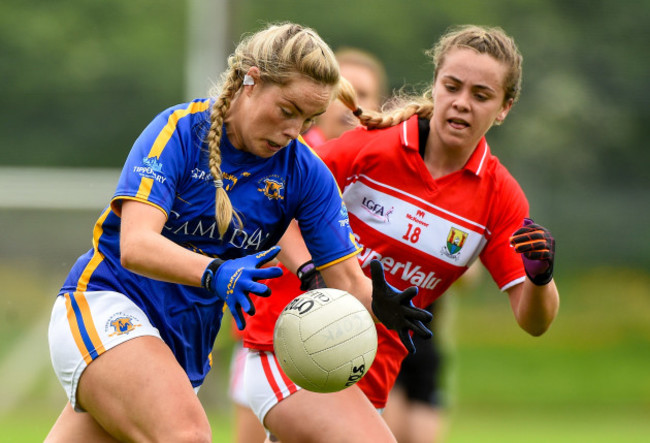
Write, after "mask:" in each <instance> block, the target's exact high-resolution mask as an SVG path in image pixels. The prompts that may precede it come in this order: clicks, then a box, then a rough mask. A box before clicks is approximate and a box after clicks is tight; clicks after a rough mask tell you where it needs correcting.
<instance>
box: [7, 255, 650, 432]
mask: <svg viewBox="0 0 650 443" xmlns="http://www.w3.org/2000/svg"><path fill="white" fill-rule="evenodd" d="M21 269H22V268H21ZM0 278H2V279H3V281H5V282H9V283H8V284H7V283H6V284H5V288H6V289H7V292H6V293H5V294H3V297H2V301H1V302H0V303H1V304H0V306H1V307H2V309H1V310H0V313H1V315H2V320H3V321H2V322H1V323H0V392H2V396H0V442H2V443H4V442H7V443H14V442H36V441H42V440H43V438H44V436H45V435H46V434H47V431H48V429H49V427H50V426H51V424H52V423H53V422H54V420H55V419H56V416H57V415H58V412H59V410H60V409H61V407H62V405H63V403H64V397H63V393H62V390H61V388H60V387H59V385H58V382H56V380H55V378H54V375H53V373H52V371H51V369H50V367H49V357H48V356H47V347H46V340H47V338H46V333H45V330H44V326H41V325H42V323H38V322H35V316H34V306H35V305H36V306H41V305H42V306H43V309H42V314H43V315H46V314H47V312H48V311H49V306H50V304H51V296H53V295H51V293H50V294H49V295H48V294H44V293H43V292H42V288H43V287H44V286H45V287H48V286H51V285H53V284H54V283H53V282H52V281H49V280H45V281H43V280H42V279H43V278H44V277H42V276H40V275H31V274H30V273H29V272H27V271H21V270H17V269H7V268H6V267H0ZM557 280H558V285H559V287H560V292H561V296H562V304H561V308H560V314H559V315H558V318H557V319H556V322H555V324H554V325H553V326H552V328H551V330H550V331H549V332H548V333H547V334H545V335H544V336H542V337H538V338H533V337H529V336H527V335H526V334H525V333H524V332H523V331H521V330H519V328H518V327H517V326H516V324H515V321H514V319H513V317H512V314H511V312H510V309H509V307H508V303H507V298H506V297H505V296H504V295H502V294H500V293H498V292H497V291H496V289H494V288H493V285H492V283H489V282H486V284H484V285H481V287H482V289H479V290H474V291H471V292H469V293H463V294H459V295H458V296H457V298H456V300H455V302H454V303H452V304H451V307H452V309H450V310H449V313H448V314H447V315H448V316H449V317H450V324H449V326H448V327H447V328H446V329H445V330H448V331H451V332H450V334H449V335H450V336H449V337H448V340H450V341H451V342H452V343H453V346H452V349H453V351H452V352H451V355H450V364H451V366H450V376H449V377H448V379H449V380H450V383H449V385H450V388H449V393H450V408H449V413H450V417H449V431H448V438H447V440H446V441H447V442H450V443H465V442H499V443H507V442H513V443H514V442H517V443H520V442H526V443H536V442H540V443H542V442H554V443H557V442H567V443H568V442H570V443H575V442H590V443H594V442H603V443H604V442H607V443H610V442H630V443H633V442H647V441H650V420H649V419H648V417H650V275H648V273H645V272H641V271H637V272H634V271H629V270H617V269H609V268H604V269H593V270H590V271H587V272H583V273H580V274H574V273H572V274H571V275H568V274H562V273H560V274H559V275H558V276H557ZM12 281H14V282H20V283H19V284H18V283H16V284H17V285H18V286H15V287H12V284H11V282H12ZM41 317H42V316H41ZM34 324H35V325H36V326H33V325H34ZM30 326H32V328H31V331H32V333H33V331H34V328H35V330H36V332H38V331H39V330H41V332H42V334H41V335H39V334H38V333H37V334H36V335H35V337H36V338H37V343H35V344H33V345H31V346H30V347H29V349H30V352H29V354H28V355H31V358H33V359H34V361H37V362H39V363H34V364H31V363H30V364H28V366H29V367H34V366H37V367H38V368H37V369H36V370H32V371H31V372H30V374H31V375H30V378H29V383H26V382H24V380H21V378H24V377H27V375H25V374H26V373H27V372H29V371H27V369H29V368H28V367H24V368H23V369H25V370H22V371H18V372H16V371H14V372H11V367H12V366H11V364H9V363H8V360H9V359H11V358H13V357H12V356H15V355H16V354H15V353H16V352H17V351H16V348H17V346H15V345H16V343H20V341H21V340H24V339H25V337H29V336H30V333H29V331H30ZM39 336H40V337H42V342H41V343H40V344H39V343H38V337H39ZM32 340H33V339H32ZM27 343H29V342H27ZM228 346H229V343H228V341H227V340H221V341H219V340H218V342H217V350H216V354H217V355H218V357H219V358H220V360H221V364H220V365H218V366H217V367H216V368H215V370H214V371H213V372H214V373H213V374H211V376H210V378H209V379H208V381H207V382H206V385H205V386H204V389H203V390H202V392H201V396H202V399H204V402H205V404H206V408H207V410H208V412H209V415H210V418H211V421H212V423H213V428H214V441H215V442H229V441H231V438H232V434H231V428H230V426H231V421H230V418H231V417H230V413H229V406H228V404H227V402H224V401H223V396H224V395H225V394H224V389H225V384H226V375H227V371H226V366H227V357H228V355H229V349H228ZM23 347H25V346H23ZM17 387H20V389H18V388H17ZM17 391H19V392H18V393H17ZM18 394H20V395H18Z"/></svg>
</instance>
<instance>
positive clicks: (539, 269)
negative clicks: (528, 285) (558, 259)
mask: <svg viewBox="0 0 650 443" xmlns="http://www.w3.org/2000/svg"><path fill="white" fill-rule="evenodd" d="M510 244H511V245H512V246H513V247H514V248H515V252H517V253H519V254H521V259H522V260H523V262H524V270H525V271H526V275H527V276H528V278H529V279H530V281H532V282H533V283H534V284H536V285H538V286H543V285H545V284H547V283H548V282H550V281H551V279H552V278H553V261H554V260H555V239H554V238H553V236H552V235H551V232H550V231H549V230H548V229H546V228H545V227H543V226H540V225H538V224H536V223H535V222H533V220H531V219H530V218H525V219H524V224H523V226H522V227H521V228H519V229H518V230H517V231H515V232H514V234H512V237H510Z"/></svg>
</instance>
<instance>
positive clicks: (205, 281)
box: [201, 258, 225, 291]
mask: <svg viewBox="0 0 650 443" xmlns="http://www.w3.org/2000/svg"><path fill="white" fill-rule="evenodd" d="M224 261H225V260H221V259H220V258H215V259H214V260H212V261H211V262H210V264H209V265H208V267H207V268H205V271H203V277H201V286H203V288H205V289H206V290H207V291H212V279H213V278H214V274H216V273H217V269H219V266H221V265H222V264H223V262H224Z"/></svg>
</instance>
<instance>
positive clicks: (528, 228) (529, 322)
mask: <svg viewBox="0 0 650 443" xmlns="http://www.w3.org/2000/svg"><path fill="white" fill-rule="evenodd" d="M510 244H511V245H512V246H513V247H514V248H515V251H516V252H518V253H520V254H521V258H522V260H523V263H524V269H525V271H526V277H527V278H526V280H524V282H523V283H521V284H518V285H516V286H514V287H512V288H510V289H508V296H509V298H510V306H511V307H512V311H513V313H514V314H515V318H516V319H517V323H519V326H521V328H522V329H524V330H525V331H526V332H528V333H529V334H531V335H534V336H539V335H542V334H543V333H544V332H546V330H547V329H548V328H549V326H550V325H551V323H552V322H553V320H554V319H555V317H556V315H557V312H558V309H559V306H560V296H559V293H558V290H557V287H556V285H555V281H554V280H553V264H554V260H555V239H554V238H553V236H552V235H551V233H550V232H549V230H548V229H546V228H545V227H543V226H541V225H538V224H536V223H534V222H533V221H532V220H531V219H529V218H527V219H525V220H524V224H523V226H522V227H521V228H520V229H518V230H517V231H516V232H515V233H514V234H513V235H512V237H510Z"/></svg>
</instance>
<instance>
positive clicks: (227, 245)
mask: <svg viewBox="0 0 650 443" xmlns="http://www.w3.org/2000/svg"><path fill="white" fill-rule="evenodd" d="M349 89H351V87H350V86H349V84H347V83H346V82H345V81H343V80H340V74H339V68H338V63H337V62H336V59H335V58H334V54H333V53H332V51H331V49H330V48H329V47H328V46H327V44H326V43H325V42H323V40H322V39H321V38H320V37H319V36H318V35H317V34H316V32H315V31H313V30H311V29H309V28H305V27H302V26H300V25H295V24H292V23H285V24H279V25H271V26H269V27H267V28H266V29H263V30H261V31H259V32H257V33H255V34H252V35H250V36H248V37H246V38H245V39H243V40H242V41H241V42H240V44H239V45H238V46H237V48H236V49H235V52H234V53H233V54H232V55H231V56H230V57H229V58H228V69H227V70H226V72H225V73H224V74H223V76H222V84H221V87H220V88H219V89H218V91H216V92H215V94H214V97H213V98H206V99H196V100H193V101H191V102H189V103H185V104H180V105H176V106H173V107H171V108H169V109H167V110H165V111H163V112H161V113H160V114H159V115H158V116H156V117H155V118H154V120H153V121H152V122H151V123H150V124H149V125H148V126H147V128H146V129H145V130H144V131H143V132H142V134H141V135H140V137H139V138H138V139H137V140H136V142H135V144H134V146H133V148H132V150H131V153H130V154H129V156H128V158H127V160H126V163H125V165H124V169H123V171H122V175H121V176H120V179H119V182H118V185H117V189H116V192H115V194H114V197H113V199H112V200H111V202H110V204H109V205H108V206H107V207H106V209H105V210H104V211H103V212H102V214H101V216H100V217H99V219H98V221H97V223H96V224H95V226H94V230H93V246H92V248H91V249H90V250H89V251H88V252H87V253H86V254H84V255H82V256H81V257H80V258H79V259H78V260H77V262H76V263H75V265H74V266H73V268H72V270H71V271H70V273H69V275H68V277H67V279H66V281H65V283H64V285H63V287H62V289H61V292H60V293H59V295H58V297H57V298H56V301H55V304H54V308H53V311H52V317H51V321H50V326H49V334H48V337H49V343H50V353H51V357H52V363H53V366H54V370H55V372H56V374H57V376H58V378H59V380H60V382H61V384H62V385H63V387H64V390H65V392H66V394H67V396H68V399H69V402H68V403H67V404H66V406H65V407H64V410H63V412H62V413H61V415H60V416H59V418H58V420H57V421H56V423H55V424H54V426H53V428H52V429H51V431H50V433H49V435H48V437H47V441H62V442H63V441H65V442H71V441H79V442H81V441H84V442H87V441H92V442H99V441H115V440H119V441H173V442H185V441H192V442H199V441H201V442H209V441H211V439H212V435H211V429H210V424H209V422H208V418H207V416H206V413H205V411H204V409H203V407H202V405H201V403H200V401H199V399H198V396H197V395H196V392H197V391H198V388H199V387H200V386H201V384H202V383H203V380H204V379H205V376H206V374H207V373H208V371H209V370H210V367H211V364H212V362H211V351H212V347H213V345H214V341H215V338H216V335H217V333H218V331H219V329H220V323H221V319H222V315H223V309H224V308H225V306H227V307H228V309H229V310H230V312H231V314H232V315H233V317H234V318H235V320H236V322H237V326H238V327H239V329H243V328H244V326H245V320H244V317H243V314H244V312H245V313H248V314H249V315H252V314H253V313H254V312H255V307H254V305H253V303H252V302H251V299H250V294H257V295H259V296H268V295H269V294H270V291H269V288H268V287H267V286H266V285H264V284H262V283H260V282H258V280H260V279H272V278H277V277H278V276H279V275H281V274H282V271H281V269H279V268H278V267H276V266H270V267H264V265H265V264H266V263H268V262H269V261H271V260H272V259H273V258H274V257H275V256H276V255H277V254H278V252H279V248H278V247H277V246H274V245H275V244H276V243H277V241H278V240H279V239H280V237H281V236H282V234H283V233H284V231H285V230H286V228H287V226H288V225H289V224H290V223H291V221H292V220H293V219H296V220H299V221H300V222H301V223H302V229H303V234H304V237H305V240H306V242H307V244H308V245H309V249H310V251H311V253H312V254H313V255H314V261H315V262H316V263H318V264H319V265H323V266H328V265H331V266H330V268H331V269H332V271H333V273H334V274H335V278H334V279H333V280H332V281H331V282H332V284H334V285H338V286H340V289H344V290H347V291H348V292H351V293H353V294H355V295H356V296H358V297H359V299H360V300H361V301H362V302H363V303H364V305H365V306H366V307H367V308H368V309H369V310H371V309H372V308H371V304H372V305H374V311H376V312H377V316H376V318H377V321H387V323H388V325H391V327H393V328H399V329H401V328H404V327H414V328H416V329H418V331H417V332H418V333H420V334H424V335H427V333H428V332H429V331H428V330H426V328H424V327H423V326H422V325H421V323H420V322H421V321H428V319H429V315H428V314H427V313H426V312H424V311H420V310H414V308H411V306H412V303H411V301H410V299H411V298H412V296H413V295H414V294H413V291H412V290H407V292H405V293H404V296H407V298H408V299H407V300H406V301H405V303H402V304H400V303H396V302H395V299H396V298H404V297H403V296H402V294H401V293H399V291H396V290H393V289H392V288H386V287H385V286H384V285H383V284H382V283H383V282H382V281H381V280H377V281H378V283H379V284H378V285H374V286H373V283H372V282H371V280H370V279H368V278H367V277H366V276H365V275H364V273H363V271H362V270H361V268H360V266H359V262H358V260H356V258H355V256H356V254H357V252H358V250H359V247H358V245H357V244H356V242H355V241H354V239H353V237H352V232H351V230H350V228H349V222H348V219H347V213H346V212H345V211H344V205H343V202H342V200H341V197H340V194H339V191H338V189H337V186H336V183H335V182H334V180H333V178H332V175H331V173H330V172H329V171H328V170H327V168H326V167H325V166H324V164H323V163H322V161H321V160H319V159H318V158H317V157H316V156H315V155H314V154H313V153H312V152H311V150H310V149H309V148H308V147H307V146H306V145H304V144H303V143H302V142H301V141H300V140H298V137H299V134H300V133H302V132H304V131H305V130H307V129H308V128H309V126H310V125H311V123H312V122H313V120H314V119H315V118H316V117H317V116H318V115H320V114H322V113H323V112H324V111H325V110H326V109H327V106H328V105H329V103H330V102H331V100H332V99H333V97H334V96H335V95H336V94H337V93H344V94H348V92H346V91H347V90H349ZM334 280H335V281H334ZM262 300H263V299H262ZM258 301H259V300H258ZM389 310H393V311H394V312H397V314H398V317H399V318H398V319H397V320H396V319H395V318H394V317H393V316H392V315H391V316H386V315H385V313H386V312H387V311H389ZM371 312H372V311H371Z"/></svg>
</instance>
